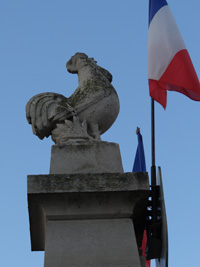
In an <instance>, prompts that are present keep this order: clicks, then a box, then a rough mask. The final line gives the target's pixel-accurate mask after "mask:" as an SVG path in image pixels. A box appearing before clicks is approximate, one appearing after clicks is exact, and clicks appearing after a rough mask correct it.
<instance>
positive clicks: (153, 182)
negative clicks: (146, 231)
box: [151, 98, 157, 234]
mask: <svg viewBox="0 0 200 267" xmlns="http://www.w3.org/2000/svg"><path fill="white" fill-rule="evenodd" d="M154 103H155V102H154V99H153V98H151V153H152V165H151V193H152V195H151V198H152V224H155V223H156V207H157V196H156V163H155V162H156V160H155V107H154V106H155V105H154ZM153 234H154V233H153Z"/></svg>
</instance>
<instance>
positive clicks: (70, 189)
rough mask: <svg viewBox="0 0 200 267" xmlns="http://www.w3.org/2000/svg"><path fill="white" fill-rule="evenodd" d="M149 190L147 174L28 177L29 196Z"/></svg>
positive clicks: (84, 174) (85, 174)
mask: <svg viewBox="0 0 200 267" xmlns="http://www.w3.org/2000/svg"><path fill="white" fill-rule="evenodd" d="M148 190H149V178H148V173H146V172H136V173H133V172H126V173H93V174H92V173H83V174H50V175H28V195H32V194H45V193H80V192H108V191H109V192H118V191H119V192H123V191H126V192H128V191H134V192H137V191H148Z"/></svg>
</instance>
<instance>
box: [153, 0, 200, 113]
mask: <svg viewBox="0 0 200 267" xmlns="http://www.w3.org/2000/svg"><path fill="white" fill-rule="evenodd" d="M148 38H149V41H148V79H149V91H150V96H151V97H152V98H153V99H154V100H156V101H157V102H159V103H160V104H161V105H162V106H163V107H164V108H166V105H167V90H170V91H176V92H180V93H182V94H184V95H186V96H188V97H189V98H191V99H192V100H196V101H200V83H199V79H198V77H197V74H196V72H195V69H194V66H193V64H192V61H191V59H190V56H189V53H188V51H187V49H186V47H185V44H184V41H183V39H182V37H181V34H180V32H179V29H178V27H177V25H176V22H175V20H174V18H173V15H172V13H171V11H170V9H169V6H168V4H167V2H166V1H165V0H150V1H149V37H148Z"/></svg>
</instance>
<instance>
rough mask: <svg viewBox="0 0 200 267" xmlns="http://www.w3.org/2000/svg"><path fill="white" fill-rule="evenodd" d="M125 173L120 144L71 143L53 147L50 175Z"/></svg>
mask: <svg viewBox="0 0 200 267" xmlns="http://www.w3.org/2000/svg"><path fill="white" fill-rule="evenodd" d="M116 172H123V166H122V161H121V155H120V151H119V146H118V144H115V143H108V142H92V143H90V142H86V143H69V144H60V145H54V146H52V150H51V164H50V174H62V173H116Z"/></svg>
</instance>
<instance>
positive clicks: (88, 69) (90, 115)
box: [26, 53, 119, 144]
mask: <svg viewBox="0 0 200 267" xmlns="http://www.w3.org/2000/svg"><path fill="white" fill-rule="evenodd" d="M96 63H97V62H96V61H95V60H94V59H93V58H88V56H87V55H86V54H84V53H76V54H75V55H74V56H72V57H71V59H70V60H69V61H68V62H67V70H68V71H69V72H70V73H77V74H78V79H79V86H78V88H77V89H76V90H75V92H74V93H73V94H72V95H71V96H70V97H69V98H66V97H64V96H62V95H60V94H56V93H41V94H38V95H36V96H34V97H32V98H31V99H30V100H29V102H28V103H27V105H26V117H27V120H28V123H30V124H32V130H33V133H34V134H35V135H37V136H38V137H39V138H40V139H43V138H44V137H48V136H49V135H53V138H52V139H53V141H54V142H56V143H57V144H58V143H63V142H64V143H65V142H68V141H69V140H72V139H74V138H78V140H79V139H80V138H81V135H82V137H83V139H84V138H85V136H86V135H85V132H84V131H82V130H83V129H86V131H87V133H88V135H89V136H90V138H93V139H95V140H100V134H103V133H104V132H105V131H107V130H108V129H109V128H110V127H111V126H112V124H113V123H114V121H115V120H116V118H117V115H118V113H119V99H118V96H117V93H116V91H115V89H114V87H113V86H112V85H111V82H112V75H111V74H110V73H109V72H108V71H107V70H105V69H103V68H102V67H100V66H98V65H97V64H96ZM77 116H78V120H79V121H80V125H82V123H83V122H85V125H86V128H83V129H81V128H80V127H79V128H80V133H79V134H78V135H77V133H76V131H75V132H74V128H76V127H75V126H76V125H75V121H74V120H73V117H76V118H77ZM68 120H70V121H71V122H72V124H73V125H72V126H71V125H70V124H69V123H65V122H66V121H68ZM76 122H77V121H76ZM62 124H63V125H64V127H62V126H61V125H62ZM66 127H67V128H66ZM76 129H77V128H76ZM77 136H78V137H77Z"/></svg>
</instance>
